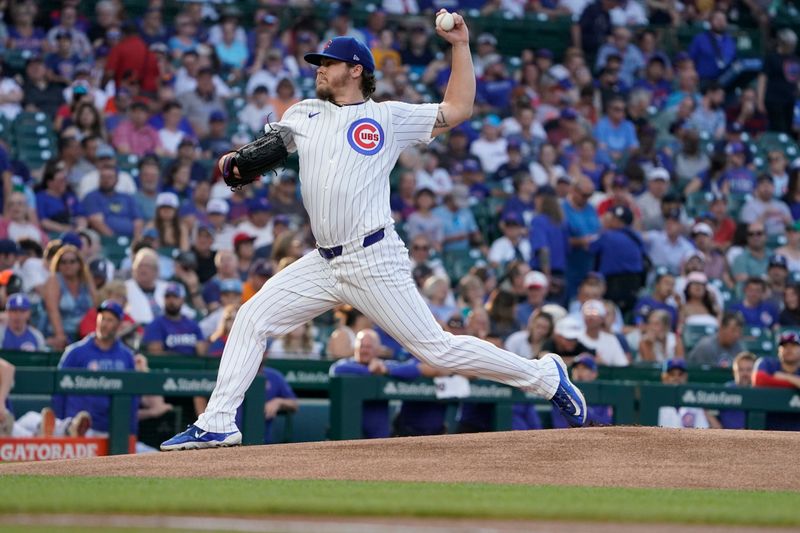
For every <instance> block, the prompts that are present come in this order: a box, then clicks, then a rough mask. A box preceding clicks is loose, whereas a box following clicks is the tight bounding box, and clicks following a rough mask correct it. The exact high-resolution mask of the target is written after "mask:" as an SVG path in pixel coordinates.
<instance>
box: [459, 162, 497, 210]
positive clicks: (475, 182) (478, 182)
mask: <svg viewBox="0 0 800 533" xmlns="http://www.w3.org/2000/svg"><path fill="white" fill-rule="evenodd" d="M461 171H462V172H461V183H463V184H464V185H466V186H467V187H468V188H469V195H470V198H474V199H475V200H477V201H479V202H480V201H483V200H486V199H487V198H488V197H489V196H490V195H491V193H492V192H491V190H490V189H489V187H488V186H487V185H486V173H485V172H484V171H483V169H482V168H481V165H480V163H478V161H477V160H475V159H467V160H465V161H464V163H463V164H462V165H461ZM456 172H457V171H454V174H456ZM457 179H458V178H456V180H457ZM451 190H452V188H451Z"/></svg>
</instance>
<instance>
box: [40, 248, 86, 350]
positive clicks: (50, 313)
mask: <svg viewBox="0 0 800 533" xmlns="http://www.w3.org/2000/svg"><path fill="white" fill-rule="evenodd" d="M42 292H43V299H44V307H45V310H46V312H47V327H46V328H45V330H44V333H45V335H46V336H47V342H48V344H50V346H52V347H53V349H55V350H62V349H64V346H66V344H67V343H68V342H71V341H73V340H75V339H76V338H77V333H78V325H79V324H80V321H81V319H82V318H83V316H84V315H85V314H86V311H88V310H89V308H91V307H92V306H93V305H95V304H96V302H97V293H96V291H95V288H94V281H93V280H92V277H91V274H90V273H89V269H88V268H87V267H86V264H85V262H84V260H83V257H82V256H81V254H80V252H79V251H78V249H77V248H76V247H75V246H73V245H71V244H64V245H62V246H61V247H60V248H59V249H58V251H57V252H56V253H55V255H54V256H53V259H52V260H51V261H50V277H49V278H48V279H47V281H46V282H45V285H44V289H43V291H42Z"/></svg>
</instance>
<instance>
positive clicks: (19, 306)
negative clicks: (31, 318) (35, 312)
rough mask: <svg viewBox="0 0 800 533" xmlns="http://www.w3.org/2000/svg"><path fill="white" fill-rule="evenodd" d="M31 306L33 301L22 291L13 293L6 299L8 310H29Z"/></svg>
mask: <svg viewBox="0 0 800 533" xmlns="http://www.w3.org/2000/svg"><path fill="white" fill-rule="evenodd" d="M30 308H31V301H30V300H28V297H27V296H25V295H24V294H22V293H20V292H18V293H16V294H12V295H11V296H9V297H8V300H7V301H6V311H27V310H29V309H30Z"/></svg>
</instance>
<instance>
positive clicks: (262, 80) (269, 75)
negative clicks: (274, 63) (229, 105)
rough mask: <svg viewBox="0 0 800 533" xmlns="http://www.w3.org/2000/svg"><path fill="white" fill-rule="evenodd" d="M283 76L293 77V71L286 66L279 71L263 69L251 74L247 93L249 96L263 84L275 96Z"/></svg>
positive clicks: (246, 89)
mask: <svg viewBox="0 0 800 533" xmlns="http://www.w3.org/2000/svg"><path fill="white" fill-rule="evenodd" d="M283 78H288V79H292V73H291V72H289V71H288V70H286V69H285V68H282V69H281V70H279V71H278V72H277V73H273V72H271V71H269V70H264V69H261V70H259V71H258V72H256V73H255V74H253V75H252V76H250V79H249V80H247V86H246V88H245V93H246V94H247V96H252V94H253V91H255V90H256V87H258V86H259V85H263V86H264V87H266V88H267V90H268V91H269V95H270V96H275V95H276V94H277V93H278V90H277V89H278V82H280V81H281V80H282V79H283ZM295 92H296V91H295ZM261 127H262V128H263V127H264V125H263V124H262V125H261ZM259 129H261V128H259Z"/></svg>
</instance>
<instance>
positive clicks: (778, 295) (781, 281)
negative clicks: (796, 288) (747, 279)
mask: <svg viewBox="0 0 800 533" xmlns="http://www.w3.org/2000/svg"><path fill="white" fill-rule="evenodd" d="M764 281H765V283H766V284H767V297H766V301H767V302H769V303H770V304H772V305H773V306H774V307H775V308H776V309H778V310H780V309H781V308H782V307H783V301H784V293H785V292H786V287H787V285H788V281H789V267H788V263H787V261H786V258H785V257H783V256H782V255H779V254H773V255H772V256H771V257H770V258H769V266H768V267H767V278H766V280H764ZM778 322H779V323H780V320H778Z"/></svg>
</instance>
